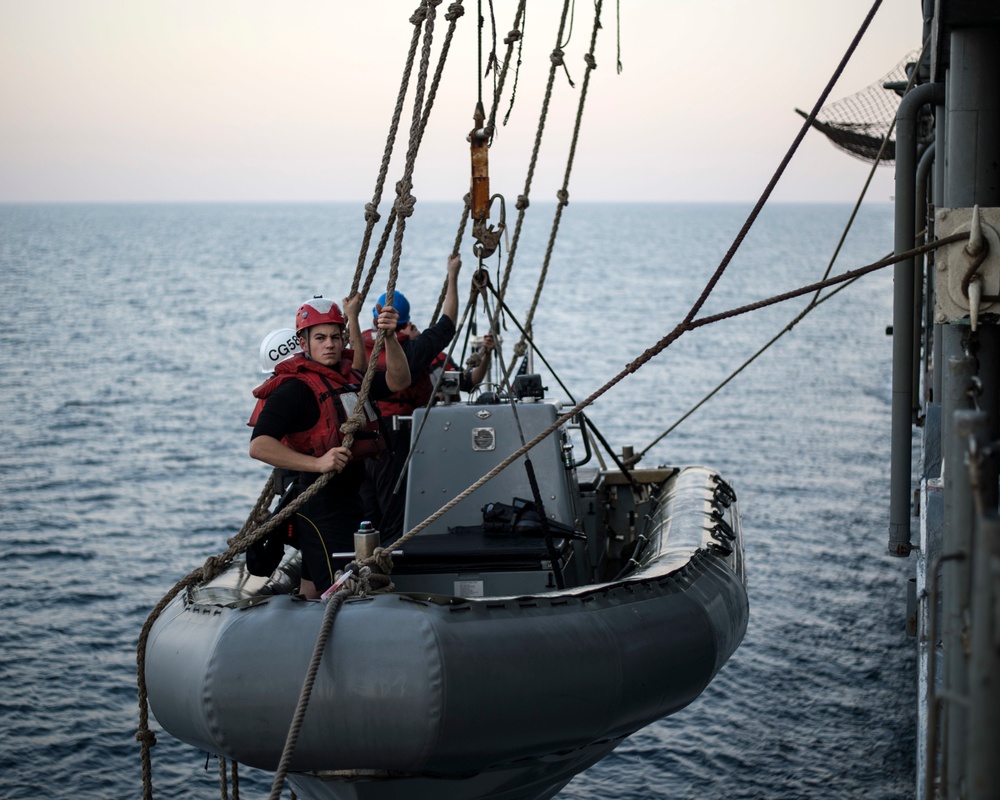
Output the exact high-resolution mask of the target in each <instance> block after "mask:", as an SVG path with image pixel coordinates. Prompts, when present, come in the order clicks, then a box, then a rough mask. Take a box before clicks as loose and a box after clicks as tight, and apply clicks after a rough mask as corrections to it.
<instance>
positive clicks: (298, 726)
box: [268, 589, 350, 800]
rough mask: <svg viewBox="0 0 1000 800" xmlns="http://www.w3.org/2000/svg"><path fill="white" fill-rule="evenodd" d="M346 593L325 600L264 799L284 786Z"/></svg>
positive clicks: (271, 799) (274, 797)
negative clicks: (299, 689) (290, 719)
mask: <svg viewBox="0 0 1000 800" xmlns="http://www.w3.org/2000/svg"><path fill="white" fill-rule="evenodd" d="M349 594H350V592H349V591H347V590H344V589H342V590H340V591H338V592H336V593H334V595H333V596H332V597H331V598H330V599H329V600H328V601H327V603H326V610H325V611H324V612H323V621H322V623H321V624H320V628H319V635H318V636H317V637H316V644H315V646H314V647H313V653H312V658H311V659H310V660H309V669H308V670H307V671H306V678H305V680H304V681H303V683H302V690H301V691H300V692H299V702H298V703H297V704H296V706H295V714H294V716H293V717H292V723H291V725H290V726H289V729H288V737H287V738H286V739H285V747H284V749H283V750H282V752H281V759H280V760H279V762H278V769H277V771H276V772H275V775H274V782H273V783H272V784H271V794H270V795H268V800H279V798H280V797H281V790H282V788H283V787H284V785H285V776H286V775H287V774H288V767H289V765H290V764H291V762H292V754H293V753H294V752H295V745H296V744H298V741H299V732H300V731H301V730H302V722H303V720H304V719H305V716H306V710H307V709H308V708H309V698H310V697H311V696H312V690H313V684H315V683H316V674H317V673H318V672H319V665H320V662H321V661H322V660H323V651H324V650H326V643H327V641H328V640H329V638H330V632H331V631H332V630H333V621H334V619H336V617H337V612H338V611H340V607H341V606H342V605H343V604H344V600H345V599H346V598H347V597H348V595H349Z"/></svg>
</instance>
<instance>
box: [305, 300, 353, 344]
mask: <svg viewBox="0 0 1000 800" xmlns="http://www.w3.org/2000/svg"><path fill="white" fill-rule="evenodd" d="M331 322H332V323H334V324H336V325H343V324H344V315H343V314H342V313H341V312H340V306H338V305H337V304H336V303H334V302H333V300H327V299H326V298H325V297H323V296H322V295H316V296H315V297H313V299H312V300H306V302H304V303H303V304H302V305H301V306H300V307H299V310H298V311H297V312H296V314H295V333H296V335H301V334H302V331H304V330H305V329H306V328H311V327H312V326H313V325H324V324H326V323H331Z"/></svg>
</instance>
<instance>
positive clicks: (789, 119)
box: [0, 0, 921, 202]
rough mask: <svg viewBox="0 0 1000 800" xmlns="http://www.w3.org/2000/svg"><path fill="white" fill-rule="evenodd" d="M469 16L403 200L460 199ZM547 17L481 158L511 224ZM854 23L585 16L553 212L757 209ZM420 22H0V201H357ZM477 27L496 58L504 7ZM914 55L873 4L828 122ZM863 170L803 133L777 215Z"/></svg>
mask: <svg viewBox="0 0 1000 800" xmlns="http://www.w3.org/2000/svg"><path fill="white" fill-rule="evenodd" d="M465 5H466V8H467V9H468V12H469V13H467V14H466V15H465V17H464V18H463V19H462V20H461V21H460V22H459V25H458V31H457V34H456V44H455V45H454V47H453V48H452V52H451V55H450V57H449V60H448V71H447V74H446V78H445V80H444V81H443V82H442V86H441V94H440V96H439V98H438V101H437V103H436V104H435V110H434V114H433V116H432V122H431V125H430V126H429V127H428V130H427V133H426V135H425V138H424V143H423V146H422V149H421V157H420V159H419V161H418V167H417V171H416V173H415V180H414V183H415V187H414V194H415V195H416V196H417V198H418V199H423V200H454V199H458V198H461V197H462V195H464V194H465V192H466V191H467V190H468V174H469V155H468V144H467V143H466V140H465V136H466V134H467V133H468V131H469V129H470V128H471V127H472V112H473V109H474V106H475V102H476V96H477V79H476V76H477V58H476V27H475V10H476V6H477V2H476V0H466V3H465ZM561 5H562V4H561V3H558V2H556V0H530V2H529V8H528V15H527V28H526V34H525V44H524V54H523V64H522V66H521V73H520V76H519V82H518V89H517V100H516V103H515V105H514V111H513V114H512V116H511V120H510V123H509V124H508V126H507V127H506V128H502V129H501V130H500V132H499V135H498V136H497V138H496V140H495V142H494V145H493V148H492V150H491V152H490V170H491V188H492V190H493V191H494V192H501V193H503V194H504V195H506V196H507V197H508V198H509V201H510V202H513V199H514V198H516V196H517V195H518V194H519V193H520V192H521V191H522V189H523V186H524V179H525V173H526V170H527V166H528V163H529V158H530V153H531V144H532V142H533V140H534V135H535V130H536V126H537V120H538V114H539V109H540V104H541V96H542V93H543V91H544V87H545V82H546V80H547V75H548V69H549V53H550V52H551V51H552V49H553V47H554V44H555V35H556V30H557V28H556V24H557V22H558V12H559V9H560V8H561ZM871 5H872V2H871V0H835V2H831V0H658V1H656V0H620V29H619V25H618V24H617V23H616V20H615V16H616V3H615V0H605V3H604V12H603V29H602V30H601V31H600V34H599V36H598V44H597V56H596V59H597V67H598V68H597V70H596V71H595V72H594V74H593V77H592V79H591V85H590V89H589V91H588V94H587V104H586V110H585V116H584V121H583V128H582V131H581V136H580V143H579V147H578V152H577V157H576V161H575V164H574V168H573V177H572V180H571V184H570V197H571V200H581V201H582V200H615V201H632V200H635V201H648V200H665V201H750V200H755V199H756V198H757V196H758V195H759V194H760V192H761V190H762V189H763V188H764V186H765V185H766V183H767V181H768V179H769V178H770V176H771V173H772V172H773V171H774V169H775V167H776V166H777V164H778V163H779V161H780V160H781V158H782V156H783V155H784V153H785V151H786V149H787V148H788V146H789V144H790V143H791V142H792V140H793V138H794V136H795V134H796V132H797V131H798V128H799V126H800V125H801V122H802V120H801V118H800V117H798V116H797V115H796V114H795V113H794V108H795V107H799V108H803V109H805V110H809V109H810V108H811V107H812V105H813V103H814V102H815V100H816V98H817V97H818V96H819V93H820V92H821V91H822V89H823V87H824V86H825V84H826V82H827V81H828V79H829V77H830V75H831V74H832V73H833V71H834V69H835V68H836V66H837V64H838V62H839V60H840V58H841V56H842V55H843V53H844V52H845V51H846V49H847V47H848V45H849V43H850V41H851V39H852V38H853V36H854V34H855V32H856V31H857V30H858V28H859V27H860V26H861V23H862V21H863V19H864V17H865V15H866V14H867V12H868V10H869V8H870V7H871ZM416 6H417V0H364V2H343V0H339V1H338V0H281V1H280V2H279V0H197V2H196V1H195V0H0V202H24V201H29V202H31V201H72V202H76V201H100V202H108V201H111V202H129V201H326V200H348V201H367V200H369V199H371V196H372V192H373V189H374V185H375V178H376V176H377V173H378V167H379V163H380V161H381V158H382V151H383V148H384V145H385V140H386V134H387V130H388V123H389V120H390V117H391V114H392V108H393V105H394V103H395V98H396V93H397V91H398V89H399V83H400V76H401V74H402V67H403V63H404V60H405V56H406V50H407V46H408V43H409V39H410V36H411V32H412V29H413V28H412V25H411V24H410V23H409V21H408V19H409V16H410V14H411V13H412V11H413V9H414V8H416ZM494 6H495V8H496V15H497V26H498V30H499V33H498V38H499V43H498V46H499V47H500V48H503V43H502V40H503V37H504V36H505V35H506V32H507V31H508V30H509V29H510V26H511V22H512V20H513V13H514V8H515V6H516V3H515V2H514V0H494ZM447 7H448V2H447V0H446V1H445V2H444V3H443V4H442V5H441V6H439V17H438V22H437V25H436V37H435V39H436V41H437V42H440V40H441V39H442V38H443V36H444V32H445V29H446V25H447V23H446V22H445V21H444V20H443V19H442V18H441V16H440V15H443V13H444V11H446V10H447ZM483 7H484V9H485V10H487V11H486V13H487V16H488V8H489V3H488V2H487V0H483ZM592 16H593V3H592V2H587V1H586V0H577V2H576V15H575V26H574V30H573V34H572V39H571V42H570V44H569V45H568V46H567V48H566V52H567V65H568V68H569V71H570V75H571V77H572V78H573V80H574V82H575V83H576V88H575V89H573V88H571V87H570V86H569V85H568V83H567V81H566V78H565V76H564V74H563V73H562V72H561V71H560V72H559V73H558V74H557V76H556V80H555V85H554V101H553V108H552V110H551V111H550V116H549V120H548V123H547V125H546V135H545V138H544V139H543V144H542V148H541V151H540V155H539V166H538V170H537V172H536V176H535V179H534V182H533V184H532V190H531V197H532V199H533V200H535V199H545V200H549V199H552V198H553V197H554V195H555V191H556V190H557V189H558V188H559V186H560V185H561V183H562V176H563V172H564V170H565V165H566V154H567V150H568V141H569V134H570V132H571V125H572V115H573V114H575V110H576V104H577V101H578V98H579V91H580V87H581V85H582V78H583V75H584V69H585V65H584V63H583V61H582V53H583V52H584V51H585V50H586V47H587V45H588V44H589V39H590V33H591V27H592ZM487 25H488V23H487ZM619 34H620V41H621V60H622V64H623V72H622V73H621V74H620V75H619V74H616V70H615V60H616V46H617V45H616V40H617V39H618V38H619ZM920 37H921V20H920V2H919V0H884V2H883V4H882V7H881V9H880V11H879V12H878V14H877V16H876V18H875V21H874V22H873V24H872V26H871V28H870V29H869V31H868V34H867V35H866V37H865V39H864V40H862V42H861V45H860V47H859V48H858V51H857V53H856V54H855V57H854V60H853V62H852V63H851V64H850V65H849V66H848V68H847V70H846V71H845V73H844V75H843V77H842V78H841V80H840V82H839V83H838V84H837V86H836V87H835V89H834V91H833V93H832V94H831V97H830V99H831V100H836V99H838V98H841V97H844V96H846V95H850V94H853V93H854V92H855V91H858V90H860V89H863V88H865V87H866V86H868V85H869V84H871V83H872V82H874V81H876V80H877V79H879V78H880V77H882V76H883V75H884V74H885V73H886V72H888V71H889V70H890V69H891V68H892V67H893V66H894V65H895V64H896V63H897V62H898V61H899V60H900V59H901V58H902V57H903V56H904V55H905V54H906V53H907V52H908V51H910V50H913V49H916V48H919V47H920ZM486 46H487V47H488V34H487V45H486ZM435 53H436V49H435ZM501 53H502V50H501ZM491 87H492V83H491V82H488V83H487V84H485V85H484V89H483V91H484V97H485V100H486V102H487V104H488V103H489V100H490V97H491V91H492V89H491ZM410 97H412V95H410V96H408V98H407V103H406V106H405V110H404V120H406V122H407V123H408V121H409V118H410V115H411V112H412V105H411V103H410ZM502 107H503V108H506V102H505V103H504V105H503V106H502ZM405 133H406V132H405V131H404V132H403V135H404V136H405ZM403 147H405V140H403V141H401V143H400V145H398V148H399V149H400V151H402V148H403ZM401 169H402V166H401V163H396V164H394V166H393V169H392V170H391V171H390V176H389V181H388V183H387V187H391V186H392V185H393V184H394V182H395V180H396V179H397V178H398V177H399V175H400V173H401ZM868 169H869V167H868V165H866V164H864V163H863V162H861V161H858V160H856V159H854V158H851V157H850V156H848V155H846V154H844V153H842V152H841V151H839V150H836V149H835V148H834V147H833V146H832V145H830V144H829V143H828V142H827V141H826V139H825V138H824V137H822V136H821V135H820V134H818V133H810V134H809V135H808V136H807V137H806V140H805V142H804V143H803V145H802V147H801V148H800V151H799V155H798V156H797V159H796V160H794V161H793V162H792V166H791V168H790V169H789V171H788V172H787V173H786V175H785V177H784V178H783V179H782V181H781V183H779V185H778V188H777V190H776V192H775V195H774V199H776V200H784V201H854V200H855V199H856V198H857V196H858V192H859V191H860V188H861V186H862V184H863V182H864V179H865V177H866V175H867V172H868ZM892 193H893V176H892V168H891V167H883V168H880V169H879V170H878V173H877V176H876V179H875V181H874V183H873V185H872V188H871V189H870V191H869V195H868V196H869V198H870V199H872V200H877V201H887V200H888V199H889V198H890V196H891V195H892Z"/></svg>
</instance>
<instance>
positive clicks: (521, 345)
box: [501, 0, 603, 378]
mask: <svg viewBox="0 0 1000 800" xmlns="http://www.w3.org/2000/svg"><path fill="white" fill-rule="evenodd" d="M602 5H603V0H597V2H596V3H595V4H594V26H593V29H592V30H591V34H590V50H588V51H587V54H586V55H585V56H584V61H585V62H586V63H587V69H586V71H585V72H584V76H583V88H581V89H580V101H579V103H578V104H577V108H576V123H575V124H574V126H573V138H572V140H571V142H570V148H569V156H568V157H567V159H566V171H565V173H564V174H563V183H562V188H561V189H560V190H559V191H558V192H557V193H556V197H557V198H558V200H559V202H558V203H557V204H556V212H555V218H554V219H553V220H552V229H551V231H550V232H549V242H548V246H547V247H546V248H545V258H544V259H543V261H542V269H541V272H540V274H539V276H538V284H537V285H536V287H535V296H534V298H533V299H532V301H531V308H530V309H529V310H528V314H527V316H526V317H525V319H524V327H525V328H526V329H527V330H531V326H532V323H533V322H534V319H535V310H536V309H537V308H538V301H539V299H540V298H541V296H542V289H543V288H544V286H545V279H546V278H547V277H548V274H549V265H550V263H551V262H552V251H553V250H554V249H555V244H556V236H557V235H558V233H559V222H560V221H561V220H562V212H563V209H564V208H565V207H566V205H567V204H568V203H569V177H570V174H571V173H572V171H573V161H574V159H575V158H576V146H577V143H578V142H579V140H580V126H581V125H582V123H583V109H584V105H585V104H586V102H587V88H588V87H589V86H590V75H591V73H592V72H593V71H594V70H595V69H597V61H596V59H595V58H594V49H595V47H596V46H597V32H598V31H599V30H600V29H601V7H602ZM504 277H505V278H506V276H504ZM501 295H503V291H502V288H501ZM525 350H526V348H525V337H524V335H522V337H521V340H520V341H519V342H518V343H517V345H515V347H514V353H515V355H518V356H520V355H523V354H524V352H525ZM516 363H517V359H511V363H510V365H509V366H508V369H513V367H514V365H515V364H516ZM504 377H505V378H506V377H509V374H508V375H507V376H504Z"/></svg>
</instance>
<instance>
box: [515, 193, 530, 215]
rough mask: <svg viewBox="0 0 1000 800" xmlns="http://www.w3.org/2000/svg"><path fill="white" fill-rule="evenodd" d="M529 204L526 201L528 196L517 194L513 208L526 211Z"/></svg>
mask: <svg viewBox="0 0 1000 800" xmlns="http://www.w3.org/2000/svg"><path fill="white" fill-rule="evenodd" d="M530 204H531V203H530V201H529V200H528V196H527V195H526V194H519V195H518V196H517V202H516V203H514V208H516V209H517V210H518V211H526V210H527V208H528V206H529V205H530Z"/></svg>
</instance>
